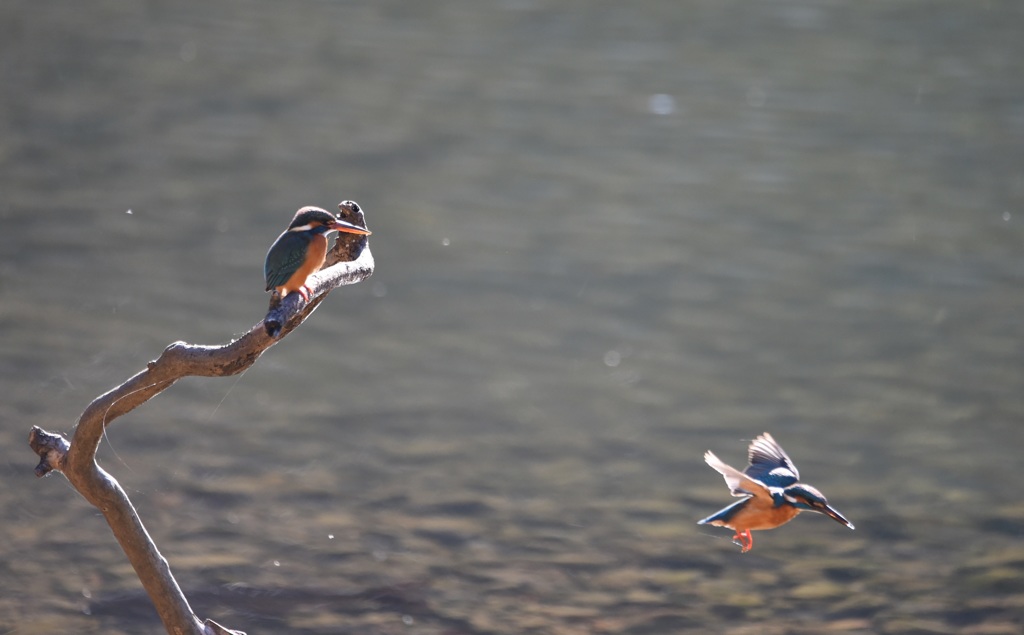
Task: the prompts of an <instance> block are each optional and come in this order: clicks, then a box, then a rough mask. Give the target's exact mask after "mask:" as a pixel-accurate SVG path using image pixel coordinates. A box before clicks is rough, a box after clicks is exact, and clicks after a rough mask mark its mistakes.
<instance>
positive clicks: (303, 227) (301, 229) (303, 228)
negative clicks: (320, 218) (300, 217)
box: [288, 225, 313, 232]
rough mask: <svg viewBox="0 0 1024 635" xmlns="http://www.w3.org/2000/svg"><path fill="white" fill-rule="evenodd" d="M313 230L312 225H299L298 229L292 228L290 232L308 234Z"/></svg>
mask: <svg viewBox="0 0 1024 635" xmlns="http://www.w3.org/2000/svg"><path fill="white" fill-rule="evenodd" d="M311 229H313V226H312V225H299V226H298V227H292V228H291V229H289V230H288V231H290V232H308V231H309V230H311Z"/></svg>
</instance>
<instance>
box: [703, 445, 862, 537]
mask: <svg viewBox="0 0 1024 635" xmlns="http://www.w3.org/2000/svg"><path fill="white" fill-rule="evenodd" d="M747 457H748V460H749V462H750V465H748V466H747V469H745V470H744V471H742V472H740V471H739V470H737V469H736V468H733V467H730V466H728V465H726V464H725V463H723V462H722V461H721V459H719V458H718V457H717V456H715V455H714V453H712V452H711V451H710V450H709V451H708V452H707V453H705V454H704V460H705V461H706V462H707V464H708V465H710V466H711V467H713V468H714V469H715V470H716V471H718V473H719V474H721V475H722V476H724V477H725V484H726V485H728V486H729V489H730V490H731V492H732V495H733V496H742V497H743V500H741V501H737V502H735V503H733V504H732V505H729V506H728V507H726V508H725V509H723V510H721V511H720V512H718V513H715V514H712V515H710V516H708V517H707V518H705V519H704V520H701V521H699V522H698V523H697V524H698V525H705V524H707V525H714V526H716V527H728V528H729V529H732V530H734V531H735V532H736V535H735V536H733V537H732V539H733V542H735V543H736V544H737V545H739V546H740V547H742V553H746V552H748V551H750V549H751V548H752V547H753V546H754V537H753V536H751V535H750V532H751V530H753V529H775V528H776V527H779V526H780V525H784V524H786V523H788V522H789V521H791V520H793V519H794V518H796V516H797V514H799V513H800V512H803V511H810V512H818V513H819V514H825V515H826V516H828V517H829V518H831V519H832V520H834V521H836V522H837V523H840V524H843V525H846V526H847V527H849V528H850V529H853V524H852V523H851V522H850V521H848V520H846V519H845V518H843V515H842V514H840V513H839V512H837V511H836V510H835V509H833V508H832V507H831V506H829V504H828V501H827V500H825V497H824V496H823V495H822V493H821V492H819V491H818V490H816V489H814V488H813V487H811V486H810V485H807V484H805V483H800V482H799V481H800V472H798V471H797V469H796V465H794V464H793V461H792V460H791V459H790V458H789V455H787V454H786V451H785V450H783V449H782V446H781V445H779V444H778V443H776V442H775V439H773V438H772V435H770V434H768V433H767V432H765V433H764V434H762V435H761V436H759V437H757V438H756V439H754V440H753V441H752V442H751V444H750V448H749V449H748V450H747Z"/></svg>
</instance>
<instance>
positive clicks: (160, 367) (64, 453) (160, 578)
mask: <svg viewBox="0 0 1024 635" xmlns="http://www.w3.org/2000/svg"><path fill="white" fill-rule="evenodd" d="M348 203H350V202H346V203H343V204H342V205H340V206H339V209H340V210H341V217H342V220H347V221H349V222H352V223H355V224H357V225H361V226H362V227H366V222H365V220H364V218H363V212H362V210H361V209H359V206H358V205H356V204H354V203H350V204H348ZM373 267H374V263H373V255H372V254H371V253H370V249H369V247H367V244H366V237H365V236H360V235H354V234H341V235H340V236H339V237H338V239H337V241H336V243H335V246H334V249H332V250H331V252H330V253H329V254H328V258H327V261H326V263H325V265H324V268H322V269H321V270H320V271H318V272H317V273H315V274H314V275H312V276H310V278H309V280H308V281H307V286H308V287H309V289H310V300H309V302H308V303H307V302H305V301H304V300H303V299H302V296H301V295H300V294H299V293H291V294H289V295H288V296H287V297H285V298H278V297H276V296H275V297H273V298H272V300H271V305H270V310H269V311H268V313H267V315H266V317H265V318H264V319H263V320H262V321H261V322H260V323H259V324H256V325H255V326H253V327H252V328H251V329H250V330H249V332H248V333H246V334H245V335H243V336H242V337H240V338H238V339H237V340H234V341H233V342H230V343H228V344H224V345H221V346H203V345H197V344H187V343H185V342H174V343H172V344H171V345H169V346H168V347H167V348H165V349H164V351H163V353H161V355H160V357H158V358H157V359H155V360H153V361H151V362H149V363H148V364H147V365H146V369H145V370H143V371H141V372H139V373H137V374H136V375H135V376H133V377H130V378H129V379H128V380H126V381H125V382H124V383H122V384H121V385H120V386H117V387H116V388H114V389H112V390H110V391H109V392H106V393H104V394H102V395H100V396H99V397H97V398H96V399H95V400H93V402H92V403H91V404H89V406H88V407H87V408H86V409H85V412H83V413H82V416H81V417H80V418H79V420H78V425H77V426H76V427H75V432H74V435H73V436H72V438H71V441H70V442H69V441H68V440H66V439H65V438H64V437H63V436H61V435H59V434H53V433H50V432H46V431H45V430H43V429H41V428H39V427H36V426H33V428H32V431H31V433H30V434H29V445H30V446H31V447H32V449H33V450H34V451H35V452H36V454H38V455H39V457H40V461H39V465H37V466H36V470H35V471H36V475H37V476H45V475H46V474H48V473H49V472H51V471H54V470H56V471H59V472H61V473H63V474H64V476H65V477H67V479H68V481H69V482H70V483H71V485H72V486H73V487H74V488H75V489H76V490H77V491H78V492H79V493H80V494H82V496H83V497H85V499H86V500H87V501H89V502H90V503H92V504H93V505H94V506H96V507H97V508H98V509H99V510H100V511H101V512H102V513H103V516H104V517H105V518H106V519H107V523H108V524H109V525H110V528H111V530H112V531H113V533H114V536H115V538H117V541H118V542H119V543H120V544H121V548H122V549H124V552H125V555H127V556H128V559H129V561H131V563H132V566H133V567H134V568H135V572H136V574H138V576H139V579H140V580H141V581H142V585H143V587H144V588H145V589H146V592H147V593H148V594H149V596H150V598H151V599H152V600H153V603H154V604H155V605H156V609H157V613H158V614H159V615H160V619H161V620H162V621H163V623H164V626H165V627H166V629H167V632H168V633H170V634H171V635H224V634H231V633H240V632H239V631H231V630H229V629H226V628H224V627H223V626H220V625H219V624H217V623H216V622H213V621H212V620H205V621H201V620H200V619H199V618H198V617H196V615H195V614H194V613H193V612H192V609H191V607H189V604H188V601H187V600H186V599H185V596H184V594H183V593H182V592H181V589H180V588H179V587H178V584H177V582H176V581H175V579H174V576H173V575H172V574H171V570H170V567H169V566H168V564H167V561H166V560H165V559H164V558H163V556H161V555H160V552H159V551H158V550H157V548H156V545H155V544H154V543H153V540H152V539H151V538H150V536H149V533H148V532H147V531H146V528H145V527H144V526H143V524H142V521H141V520H140V519H139V516H138V513H137V512H136V511H135V508H134V507H133V506H132V503H131V501H130V500H129V499H128V496H127V494H125V492H124V490H123V489H122V488H121V486H120V484H118V482H117V480H116V479H114V477H113V476H111V475H110V474H109V473H107V472H106V471H105V470H103V468H101V467H100V466H99V464H97V463H96V451H97V449H98V448H99V444H100V440H101V439H102V438H103V433H104V430H105V429H106V427H107V426H109V425H110V424H111V422H113V421H114V420H115V419H117V418H118V417H120V416H122V415H124V414H127V413H129V412H131V411H132V410H134V409H135V408H137V407H139V406H141V405H142V404H144V403H146V402H147V401H149V400H150V399H152V398H153V397H155V396H156V395H158V394H160V393H161V392H163V391H164V390H166V389H167V388H170V387H171V385H173V384H174V382H176V381H178V380H179V379H181V378H182V377H189V376H200V377H223V376H228V375H235V374H238V373H240V372H242V371H244V370H245V369H247V368H249V367H250V366H252V365H253V364H254V363H256V360H257V359H259V357H260V355H262V354H263V352H264V351H265V350H267V349H268V348H270V347H271V346H273V345H274V344H276V343H277V342H278V341H280V340H281V339H282V338H283V337H284V336H285V335H287V334H288V333H290V332H291V331H292V330H294V329H295V328H296V327H298V326H299V325H300V324H302V322H303V321H305V319H306V318H307V317H309V315H310V314H311V313H313V311H314V310H315V309H316V308H317V306H319V305H320V303H321V302H322V301H323V299H324V298H325V297H326V296H327V294H328V293H330V292H331V290H333V289H335V288H336V287H339V286H343V285H348V284H355V283H357V282H360V281H362V280H364V279H366V278H368V277H369V276H370V275H371V274H372V273H373ZM242 635H244V634H242Z"/></svg>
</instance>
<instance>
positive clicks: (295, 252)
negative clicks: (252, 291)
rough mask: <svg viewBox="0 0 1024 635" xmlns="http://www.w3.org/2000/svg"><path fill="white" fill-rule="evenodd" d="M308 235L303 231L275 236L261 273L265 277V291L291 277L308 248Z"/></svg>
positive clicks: (300, 263) (300, 264)
mask: <svg viewBox="0 0 1024 635" xmlns="http://www.w3.org/2000/svg"><path fill="white" fill-rule="evenodd" d="M309 240H310V239H309V237H308V236H306V235H305V233H304V232H285V233H283V234H281V235H280V236H278V237H277V240H275V241H274V244H273V245H271V246H270V250H269V251H268V252H267V261H266V263H265V264H264V265H263V273H264V275H266V277H267V291H270V290H271V289H273V288H275V287H279V286H281V285H282V284H284V283H285V282H288V278H291V277H292V274H294V273H295V272H296V271H298V269H299V267H300V266H302V260H303V258H304V257H305V254H306V251H307V250H308V249H309Z"/></svg>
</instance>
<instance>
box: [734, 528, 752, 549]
mask: <svg viewBox="0 0 1024 635" xmlns="http://www.w3.org/2000/svg"><path fill="white" fill-rule="evenodd" d="M732 541H733V543H735V544H737V545H739V546H740V547H741V549H740V553H747V552H748V551H750V550H751V549H753V548H754V536H753V535H751V533H750V530H749V529H744V530H743V531H740V530H738V529H737V530H736V535H735V536H733V537H732Z"/></svg>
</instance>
